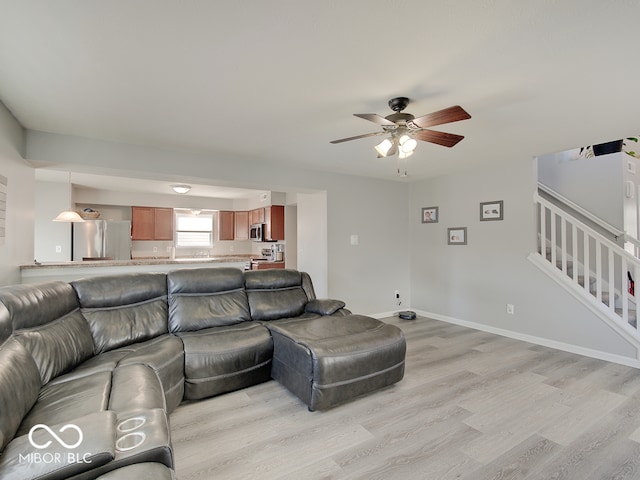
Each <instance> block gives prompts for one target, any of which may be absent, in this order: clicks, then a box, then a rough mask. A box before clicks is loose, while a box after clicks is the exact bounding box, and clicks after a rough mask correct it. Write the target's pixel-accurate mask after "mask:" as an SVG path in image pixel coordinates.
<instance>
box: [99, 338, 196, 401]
mask: <svg viewBox="0 0 640 480" xmlns="http://www.w3.org/2000/svg"><path fill="white" fill-rule="evenodd" d="M123 350H124V352H126V354H125V355H124V356H123V357H122V358H121V359H120V360H119V362H118V368H120V367H123V366H126V365H135V364H143V365H147V366H149V367H151V368H152V369H153V370H154V371H155V373H156V375H157V376H158V378H159V380H160V383H161V384H162V389H163V391H164V394H165V398H166V403H167V411H168V412H172V411H173V410H174V409H175V408H176V407H177V406H178V405H179V404H180V402H181V401H182V397H183V395H184V350H183V346H182V341H181V340H180V339H179V338H178V337H176V336H175V335H168V334H167V335H162V336H160V337H157V338H154V339H152V340H147V341H146V342H141V343H135V344H133V345H129V346H128V347H126V348H124V349H123ZM116 351H117V350H116ZM109 353H111V352H109Z"/></svg>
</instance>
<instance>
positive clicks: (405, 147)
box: [400, 135, 418, 158]
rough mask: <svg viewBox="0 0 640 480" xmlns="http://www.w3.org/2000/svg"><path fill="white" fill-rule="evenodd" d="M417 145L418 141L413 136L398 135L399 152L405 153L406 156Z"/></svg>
mask: <svg viewBox="0 0 640 480" xmlns="http://www.w3.org/2000/svg"><path fill="white" fill-rule="evenodd" d="M417 146H418V141H417V140H416V139H415V138H412V137H410V136H409V135H402V136H401V137H400V152H403V153H405V154H407V157H408V156H409V155H411V154H412V153H413V151H414V150H415V149H416V147H417ZM405 158H406V157H405Z"/></svg>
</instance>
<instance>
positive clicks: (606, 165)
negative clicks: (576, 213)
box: [538, 152, 640, 230]
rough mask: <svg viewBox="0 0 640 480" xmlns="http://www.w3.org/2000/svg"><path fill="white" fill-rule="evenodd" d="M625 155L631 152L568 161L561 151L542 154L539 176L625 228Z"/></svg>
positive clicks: (542, 180) (590, 209)
mask: <svg viewBox="0 0 640 480" xmlns="http://www.w3.org/2000/svg"><path fill="white" fill-rule="evenodd" d="M623 157H628V155H626V154H625V153H622V152H619V153H611V154H609V155H601V156H598V157H591V158H578V159H575V160H568V159H567V156H566V155H564V154H563V153H562V152H561V153H559V154H549V155H543V156H541V157H540V158H539V161H538V176H539V179H540V181H541V182H542V183H543V184H545V185H546V186H548V187H550V188H552V189H553V190H555V191H556V192H558V193H560V194H562V195H564V196H565V197H566V198H568V199H569V200H571V201H573V202H575V203H576V204H578V205H580V206H582V207H583V208H585V209H587V210H588V211H590V212H591V213H593V214H594V215H596V216H598V217H599V218H601V219H603V220H605V221H606V222H608V223H609V224H610V225H612V226H614V227H616V228H617V229H619V230H624V214H623V212H624V209H623V200H624V190H623V187H624V185H623V184H624V181H623V176H624V173H623V172H624V169H625V168H626V162H624V158H623ZM629 158H630V157H629ZM638 173H639V174H640V172H638Z"/></svg>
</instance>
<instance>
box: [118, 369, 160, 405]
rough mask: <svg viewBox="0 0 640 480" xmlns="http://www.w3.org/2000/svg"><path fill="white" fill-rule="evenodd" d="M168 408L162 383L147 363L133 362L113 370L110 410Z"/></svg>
mask: <svg viewBox="0 0 640 480" xmlns="http://www.w3.org/2000/svg"><path fill="white" fill-rule="evenodd" d="M141 408H143V409H153V408H160V409H163V410H165V409H166V402H165V398H164V392H163V391H162V384H161V383H160V379H159V378H158V375H157V374H156V372H155V371H154V370H153V369H152V368H151V367H148V366H147V365H141V364H133V365H125V366H123V367H117V368H116V369H115V370H114V371H113V379H112V386H111V394H110V396H109V410H115V411H116V412H127V411H130V410H135V409H141Z"/></svg>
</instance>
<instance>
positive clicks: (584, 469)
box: [171, 318, 640, 480]
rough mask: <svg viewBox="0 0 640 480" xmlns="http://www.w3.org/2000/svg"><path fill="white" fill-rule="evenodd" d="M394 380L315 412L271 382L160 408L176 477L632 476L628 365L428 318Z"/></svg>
mask: <svg viewBox="0 0 640 480" xmlns="http://www.w3.org/2000/svg"><path fill="white" fill-rule="evenodd" d="M385 321H387V322H388V323H394V324H397V325H399V326H400V327H401V328H402V329H403V330H404V332H405V334H406V337H407V362H406V371H405V377H404V379H403V380H402V381H401V382H400V383H398V384H396V385H394V386H392V387H388V388H386V389H384V390H382V391H379V392H376V393H373V394H370V395H368V396H365V397H361V398H358V399H356V400H354V401H352V402H350V403H347V404H344V405H342V406H339V407H336V408H334V409H332V410H328V411H325V412H309V411H307V408H306V406H305V405H304V404H302V403H301V402H300V401H299V400H298V399H297V398H296V397H294V396H293V395H292V394H290V393H289V392H288V391H287V390H285V389H284V387H282V386H280V385H279V384H278V383H276V382H274V381H270V382H268V383H264V384H261V385H257V386H254V387H251V388H248V389H245V390H242V391H239V392H234V393H230V394H227V395H223V396H220V397H216V398H212V399H209V400H204V401H200V402H196V403H192V404H183V405H181V406H180V407H178V408H177V409H176V411H175V412H174V413H173V414H172V416H171V423H172V428H171V430H172V436H173V445H174V449H175V461H176V467H177V468H176V474H177V477H178V479H179V480H188V479H207V480H208V479H216V480H220V479H234V480H235V479H261V480H264V479H296V480H298V479H305V480H306V479H321V478H322V479H346V478H349V479H352V478H353V479H360V478H361V479H429V480H432V479H433V480H440V479H468V480H484V479H523V478H526V479H536V480H538V479H571V480H588V479H598V480H601V479H619V480H621V479H640V370H636V369H633V368H629V367H624V366H620V365H616V364H611V363H607V362H604V361H600V360H594V359H590V358H587V357H582V356H579V355H574V354H570V353H565V352H561V351H558V350H552V349H549V348H545V347H540V346H536V345H532V344H529V343H525V342H521V341H517V340H512V339H508V338H504V337H500V336H496V335H492V334H488V333H484V332H479V331H475V330H470V329H467V328H463V327H458V326H455V325H450V324H447V323H442V322H438V321H435V320H430V319H426V318H418V319H417V320H413V321H401V320H398V319H395V318H389V319H386V320H385Z"/></svg>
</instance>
